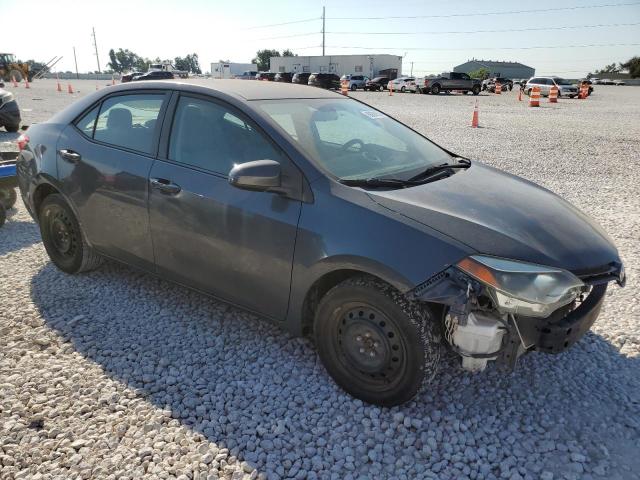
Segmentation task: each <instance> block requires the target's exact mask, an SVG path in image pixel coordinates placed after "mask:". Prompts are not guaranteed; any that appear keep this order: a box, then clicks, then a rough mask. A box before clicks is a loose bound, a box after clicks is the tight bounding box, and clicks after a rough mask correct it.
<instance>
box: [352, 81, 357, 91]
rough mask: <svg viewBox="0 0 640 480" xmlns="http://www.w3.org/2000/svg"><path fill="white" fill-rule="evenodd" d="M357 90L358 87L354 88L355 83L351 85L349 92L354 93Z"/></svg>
mask: <svg viewBox="0 0 640 480" xmlns="http://www.w3.org/2000/svg"><path fill="white" fill-rule="evenodd" d="M357 89H358V87H357V86H356V84H355V83H354V84H352V85H351V91H352V92H355V91H356V90H357Z"/></svg>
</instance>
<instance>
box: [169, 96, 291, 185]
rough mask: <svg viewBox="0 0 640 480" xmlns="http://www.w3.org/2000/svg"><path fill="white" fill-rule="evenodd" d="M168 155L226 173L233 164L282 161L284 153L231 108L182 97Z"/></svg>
mask: <svg viewBox="0 0 640 480" xmlns="http://www.w3.org/2000/svg"><path fill="white" fill-rule="evenodd" d="M169 159H170V160H174V161H176V162H179V163H183V164H185V165H190V166H193V167H197V168H202V169H205V170H209V171H212V172H215V173H219V174H222V175H228V174H229V171H230V170H231V169H232V168H233V166H234V165H235V164H239V163H245V162H250V161H252V160H267V159H268V160H275V161H282V160H283V157H282V155H281V154H280V152H279V151H278V150H277V149H276V148H275V147H274V146H273V145H272V144H271V142H270V141H269V140H267V138H266V137H265V136H264V135H263V134H262V133H260V132H258V131H257V130H256V129H255V128H254V127H253V126H252V125H250V124H249V123H248V122H246V121H245V120H244V119H243V118H241V117H240V116H239V115H238V114H237V113H236V112H235V111H233V110H232V109H231V108H227V107H225V106H223V105H220V104H218V103H215V102H211V101H207V100H203V99H199V98H190V97H181V98H180V101H179V102H178V106H177V108H176V113H175V117H174V120H173V125H172V127H171V137H170V139H169Z"/></svg>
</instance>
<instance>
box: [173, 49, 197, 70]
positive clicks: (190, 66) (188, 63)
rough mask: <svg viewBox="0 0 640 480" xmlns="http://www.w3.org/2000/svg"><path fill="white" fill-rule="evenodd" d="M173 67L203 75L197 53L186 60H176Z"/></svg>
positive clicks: (178, 58) (180, 58) (179, 58)
mask: <svg viewBox="0 0 640 480" xmlns="http://www.w3.org/2000/svg"><path fill="white" fill-rule="evenodd" d="M173 66H174V67H176V68H177V69H178V70H184V71H186V72H189V73H202V70H200V62H199V60H198V54H197V53H192V54H190V55H187V56H186V57H184V58H183V57H176V58H175V59H174V62H173Z"/></svg>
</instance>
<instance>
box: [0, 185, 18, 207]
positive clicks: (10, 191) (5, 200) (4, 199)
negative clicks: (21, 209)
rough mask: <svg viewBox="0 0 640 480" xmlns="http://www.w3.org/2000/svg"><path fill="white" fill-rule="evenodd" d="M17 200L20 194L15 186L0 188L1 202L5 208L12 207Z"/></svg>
mask: <svg viewBox="0 0 640 480" xmlns="http://www.w3.org/2000/svg"><path fill="white" fill-rule="evenodd" d="M17 200H18V194H17V193H16V189H15V188H0V203H1V204H2V206H3V207H4V208H5V210H9V209H10V208H12V207H13V206H14V205H15V204H16V201H17Z"/></svg>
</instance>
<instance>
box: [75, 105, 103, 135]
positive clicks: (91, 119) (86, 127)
mask: <svg viewBox="0 0 640 480" xmlns="http://www.w3.org/2000/svg"><path fill="white" fill-rule="evenodd" d="M98 109H99V107H95V108H93V109H92V110H91V111H90V112H89V113H87V114H86V115H84V116H83V117H81V118H80V120H78V121H77V122H76V127H78V129H79V130H80V131H81V132H82V133H84V134H85V135H86V136H87V137H89V138H93V129H94V127H95V125H96V118H98Z"/></svg>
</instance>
